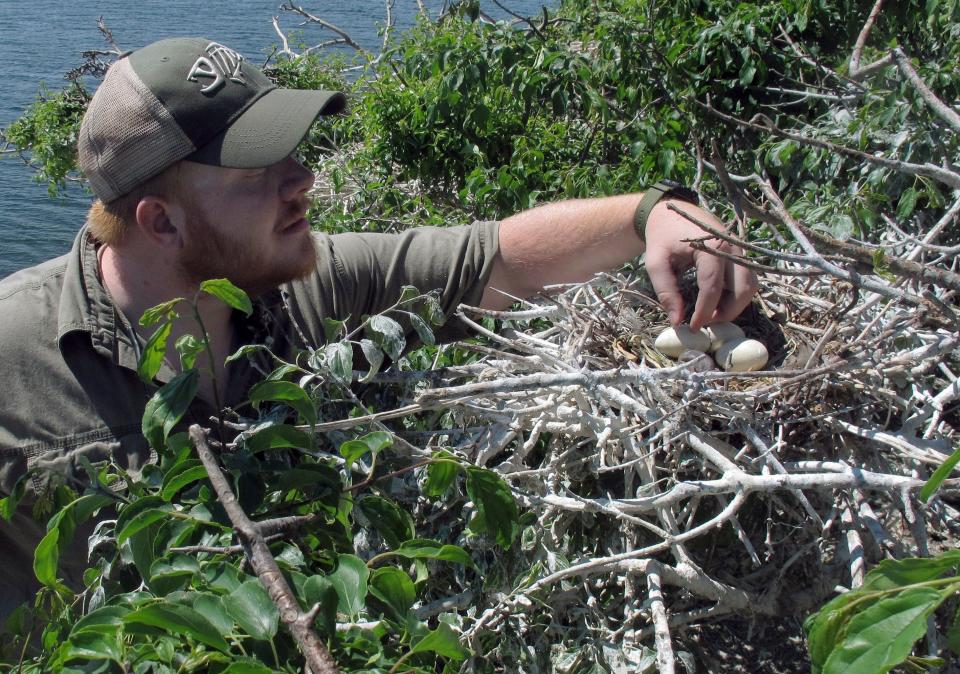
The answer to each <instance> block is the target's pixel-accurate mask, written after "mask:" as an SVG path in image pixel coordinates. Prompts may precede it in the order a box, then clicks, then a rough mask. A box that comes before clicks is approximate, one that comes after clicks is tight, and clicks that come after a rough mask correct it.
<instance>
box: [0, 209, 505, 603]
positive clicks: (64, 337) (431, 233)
mask: <svg viewBox="0 0 960 674" xmlns="http://www.w3.org/2000/svg"><path fill="white" fill-rule="evenodd" d="M314 237H315V240H316V244H317V249H318V263H317V268H316V270H315V272H314V273H312V274H311V275H310V276H308V277H307V278H305V279H303V280H300V281H295V282H293V283H289V284H285V285H283V286H281V287H280V288H278V289H277V290H275V291H273V292H271V293H268V294H266V295H264V296H262V297H260V298H257V300H256V301H255V302H254V313H253V315H252V316H251V317H249V318H247V317H245V316H243V315H242V314H240V313H237V312H235V313H234V316H233V322H234V329H235V342H234V343H235V344H250V343H259V344H265V345H267V346H269V347H270V348H271V349H272V350H273V351H274V352H275V353H276V354H277V355H279V356H280V357H282V358H287V357H290V356H291V355H292V353H293V351H294V350H295V349H300V348H305V347H316V346H318V345H320V344H322V343H323V341H324V329H323V318H324V317H330V318H335V319H339V320H348V325H353V326H355V325H357V324H358V323H359V321H360V320H361V317H362V316H363V315H364V314H375V313H379V312H381V311H383V310H385V309H387V308H388V307H390V306H391V305H392V304H394V303H395V302H396V300H397V299H398V297H399V295H400V289H401V288H402V287H403V286H404V285H412V286H415V287H416V288H417V289H418V290H420V291H421V292H426V291H428V290H439V291H440V303H441V306H442V307H443V310H444V312H445V314H446V315H448V316H449V315H451V314H452V312H453V311H454V310H455V309H456V307H457V305H458V304H460V303H461V302H465V303H468V304H477V303H479V301H480V298H481V296H482V294H483V290H484V287H485V285H486V282H487V279H488V278H489V276H490V271H491V268H492V265H493V260H494V257H495V255H496V252H497V250H498V224H497V223H495V222H482V223H474V224H473V225H469V226H463V227H450V228H441V229H438V228H427V227H425V228H419V229H412V230H408V231H406V232H403V233H401V234H362V233H351V234H336V235H326V234H320V233H315V234H314ZM138 318H139V317H133V316H131V317H126V316H124V315H123V314H122V313H121V312H120V311H119V310H118V309H117V308H116V306H115V305H114V304H113V301H112V300H111V298H110V295H109V293H108V292H107V290H106V289H105V288H104V286H103V284H102V283H101V281H100V278H99V273H98V267H97V255H96V246H95V244H94V242H93V241H92V239H91V238H90V237H89V236H88V234H87V230H86V227H84V228H83V229H82V230H81V231H80V233H79V234H78V236H77V238H76V241H75V242H74V245H73V248H72V250H71V251H70V252H69V253H68V254H67V255H64V256H62V257H59V258H56V259H54V260H50V261H49V262H46V263H43V264H41V265H38V266H36V267H31V268H29V269H25V270H23V271H20V272H17V273H16V274H13V275H12V276H9V277H7V278H6V279H4V280H3V281H0V354H2V357H0V382H2V385H3V388H4V391H3V400H2V402H0V490H2V491H3V492H4V493H9V492H10V490H11V489H12V488H13V486H14V484H16V482H17V480H18V478H19V477H20V476H21V475H23V474H24V473H25V472H26V471H27V469H28V468H33V467H39V468H40V469H41V470H40V471H39V472H38V473H37V474H35V475H33V476H32V477H31V479H30V483H29V485H28V490H27V491H28V498H27V499H25V502H26V503H29V501H30V500H31V499H32V497H34V496H35V495H37V494H41V493H43V492H44V491H46V490H47V489H49V487H50V485H51V484H53V483H54V482H56V481H60V482H62V481H67V482H68V483H75V484H77V483H79V482H80V481H82V479H83V476H84V475H85V473H84V471H83V470H82V468H81V466H80V463H79V461H78V457H79V456H81V455H84V456H86V457H87V458H89V459H90V461H92V462H96V461H102V460H104V459H107V458H110V457H112V458H113V460H114V461H116V462H117V463H118V464H119V465H121V466H123V467H125V468H126V469H128V470H130V471H133V472H134V473H136V472H137V471H138V470H140V469H141V468H142V467H143V466H144V465H145V464H146V463H147V462H149V461H151V459H152V457H151V452H150V449H149V447H148V445H147V442H146V440H145V438H144V437H143V435H142V434H141V432H140V426H141V419H142V417H143V409H144V405H145V404H146V401H147V400H148V399H149V398H150V396H151V395H152V394H153V391H154V390H156V386H147V385H145V384H144V383H143V382H142V381H140V379H139V378H138V376H137V362H138V358H139V353H140V350H141V348H142V346H143V342H142V339H140V338H139V337H138V336H137V334H136V333H135V332H134V330H133V328H132V326H131V323H130V320H131V319H133V320H136V319H138ZM451 323H452V322H451ZM461 334H464V333H463V332H462V331H460V330H459V329H458V328H457V327H456V326H452V325H450V324H448V326H445V328H444V329H443V330H442V331H441V333H440V334H438V337H441V338H446V339H450V338H452V337H455V336H459V335H461ZM173 374H174V373H173V372H172V371H171V370H170V368H169V367H166V366H165V367H164V368H162V369H161V371H160V374H159V376H158V379H159V381H161V382H163V381H167V380H169V379H170V378H171V377H172V376H173ZM226 376H227V382H228V384H227V399H226V400H225V401H224V402H225V404H226V405H228V406H234V405H237V404H239V403H241V402H242V401H243V400H244V398H245V394H246V392H247V391H248V390H249V388H250V386H251V385H252V384H253V383H255V381H256V380H257V378H258V377H259V376H260V375H259V374H258V372H257V369H256V368H255V367H253V366H252V365H251V364H250V363H249V362H248V361H243V360H241V361H238V362H236V363H235V364H232V365H231V367H229V368H228V369H227V372H226ZM214 412H215V410H213V409H212V408H211V406H209V405H208V404H207V403H205V402H204V401H203V400H200V399H197V401H196V402H195V403H194V405H193V406H192V407H191V409H190V410H189V412H188V413H187V415H186V418H185V423H191V422H194V421H196V422H207V421H208V420H209V418H210V416H211V415H212V414H214ZM44 532H45V523H38V522H35V521H34V520H33V519H32V518H31V516H30V514H29V512H28V508H26V507H21V508H20V509H19V511H18V512H17V513H16V514H15V515H14V518H13V519H12V520H11V521H10V522H9V523H7V522H0V561H2V562H4V563H3V568H4V569H5V573H3V574H0V615H5V614H6V613H8V612H9V610H10V609H12V608H13V607H14V606H16V605H17V604H19V603H20V602H22V601H24V600H26V599H29V598H30V596H31V593H32V592H33V591H35V588H36V581H35V579H34V577H33V572H32V567H33V550H34V548H35V547H36V544H37V543H38V542H39V540H40V538H41V537H42V535H43V533H44ZM84 534H85V532H83V531H78V532H77V540H76V546H75V547H76V552H75V553H74V557H75V558H76V561H77V562H78V563H79V562H80V561H81V560H82V559H83V557H84V556H85V555H84V553H85V550H86V540H85V538H84ZM11 570H17V572H16V573H11ZM63 571H64V572H65V574H66V575H67V580H68V581H71V580H72V581H73V582H74V583H76V581H77V577H76V576H75V573H76V570H75V569H70V568H69V567H68V568H65V569H63Z"/></svg>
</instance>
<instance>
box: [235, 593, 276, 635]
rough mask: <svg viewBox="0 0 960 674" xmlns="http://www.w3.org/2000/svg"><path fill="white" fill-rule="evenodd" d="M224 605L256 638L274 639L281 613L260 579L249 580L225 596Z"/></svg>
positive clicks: (238, 622)
mask: <svg viewBox="0 0 960 674" xmlns="http://www.w3.org/2000/svg"><path fill="white" fill-rule="evenodd" d="M223 606H224V608H225V609H226V610H227V613H228V614H230V617H231V618H233V619H234V620H235V621H236V622H237V624H238V625H239V626H240V629H242V630H243V631H244V632H246V633H247V634H249V635H250V636H252V637H253V638H254V639H272V638H273V636H274V635H275V634H276V633H277V626H278V624H279V620H280V613H279V612H278V611H277V607H276V605H275V604H274V603H273V601H272V600H271V599H270V595H268V594H267V590H266V588H264V587H263V584H262V583H261V582H260V581H259V580H248V581H246V582H245V583H243V584H242V585H241V586H240V587H238V588H237V589H236V590H234V591H233V592H231V593H230V594H228V595H227V596H226V597H224V598H223Z"/></svg>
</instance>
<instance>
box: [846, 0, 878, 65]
mask: <svg viewBox="0 0 960 674" xmlns="http://www.w3.org/2000/svg"><path fill="white" fill-rule="evenodd" d="M882 6H883V0H877V1H876V2H875V3H874V5H873V9H871V10H870V14H869V15H868V16H867V20H866V21H865V22H864V24H863V28H861V29H860V35H858V36H857V42H856V44H854V45H853V53H852V54H851V55H850V77H853V78H856V77H857V76H858V74H859V73H860V57H861V56H862V55H863V48H864V47H865V46H866V44H867V38H868V37H870V31H871V30H872V29H873V24H875V23H876V21H877V16H879V15H880V8H881V7H882Z"/></svg>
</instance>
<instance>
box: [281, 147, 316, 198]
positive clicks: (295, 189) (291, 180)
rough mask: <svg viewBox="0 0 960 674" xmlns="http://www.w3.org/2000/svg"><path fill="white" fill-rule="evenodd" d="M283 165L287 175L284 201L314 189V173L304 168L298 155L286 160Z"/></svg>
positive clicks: (284, 185)
mask: <svg viewBox="0 0 960 674" xmlns="http://www.w3.org/2000/svg"><path fill="white" fill-rule="evenodd" d="M283 165H284V170H285V171H286V174H285V175H284V181H283V186H282V194H281V196H282V197H283V198H284V199H294V198H296V197H298V196H300V195H301V194H303V193H304V192H306V191H307V190H309V189H310V188H311V187H313V182H314V180H315V178H316V177H315V176H314V175H313V171H311V170H310V169H308V168H307V167H306V166H304V165H303V164H302V163H301V162H300V160H299V159H298V158H297V156H296V155H290V156H289V157H287V158H286V159H284V160H283Z"/></svg>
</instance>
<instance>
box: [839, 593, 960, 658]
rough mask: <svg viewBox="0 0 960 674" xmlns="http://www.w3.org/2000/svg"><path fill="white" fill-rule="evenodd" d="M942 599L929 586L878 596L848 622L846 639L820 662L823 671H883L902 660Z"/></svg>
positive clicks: (925, 627) (922, 632)
mask: <svg viewBox="0 0 960 674" xmlns="http://www.w3.org/2000/svg"><path fill="white" fill-rule="evenodd" d="M944 599H945V597H944V595H943V594H942V593H941V592H938V591H936V590H933V589H931V588H912V589H909V590H905V591H903V592H901V593H899V594H898V595H896V596H894V597H890V598H887V599H881V600H880V601H878V602H877V603H875V604H873V605H872V606H870V607H869V608H867V609H866V610H864V611H861V612H859V613H858V614H857V615H856V616H854V618H853V619H852V620H851V621H850V625H849V627H848V628H847V634H846V638H845V639H844V640H843V643H841V644H840V646H839V648H837V649H836V650H834V651H833V653H832V654H831V655H830V657H829V658H828V659H827V662H826V664H825V665H824V668H823V672H824V674H883V672H888V671H890V670H891V669H893V668H894V667H895V666H897V665H898V664H900V663H901V662H903V661H904V660H906V658H907V656H908V655H910V651H911V650H912V649H913V644H914V642H916V641H917V639H919V638H920V637H922V636H923V635H924V634H926V631H927V616H929V615H930V614H931V613H933V611H934V610H935V609H936V608H937V606H939V605H940V603H941V602H942V601H943V600H944Z"/></svg>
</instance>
